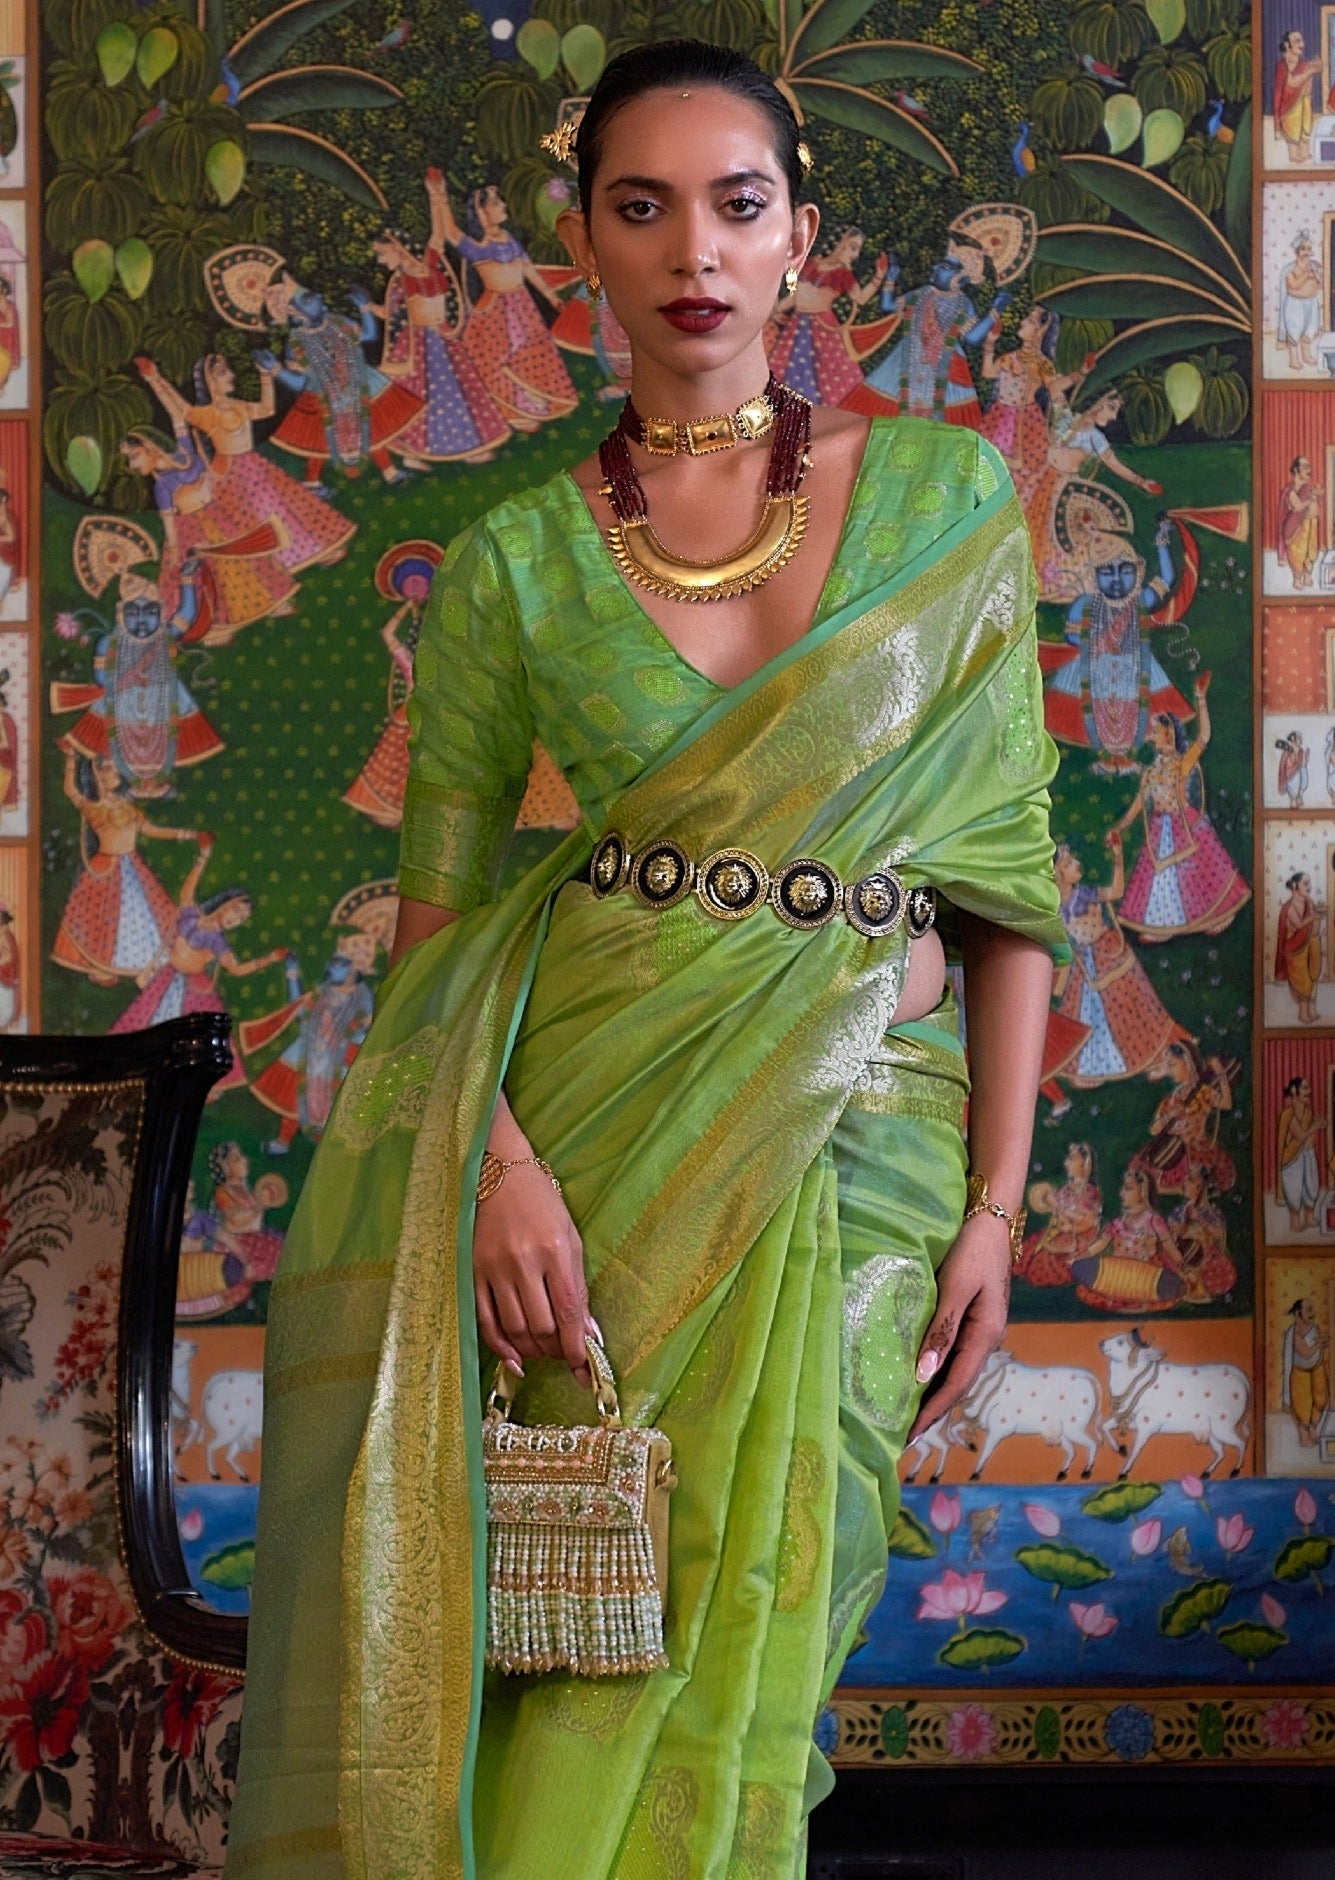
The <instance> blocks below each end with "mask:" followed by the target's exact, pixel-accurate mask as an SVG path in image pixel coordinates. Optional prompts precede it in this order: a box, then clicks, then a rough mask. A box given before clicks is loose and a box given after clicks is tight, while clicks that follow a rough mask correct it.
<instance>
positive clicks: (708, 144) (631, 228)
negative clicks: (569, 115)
mask: <svg viewBox="0 0 1335 1880" xmlns="http://www.w3.org/2000/svg"><path fill="white" fill-rule="evenodd" d="M818 219H819V218H818V216H817V214H816V211H815V210H814V209H813V208H811V207H809V206H808V207H805V208H803V209H801V210H799V212H798V214H797V217H796V218H795V217H794V214H793V208H792V204H791V203H790V201H789V197H788V184H787V181H786V179H785V177H784V174H783V171H782V169H781V168H780V166H779V162H778V158H777V156H776V154H775V150H774V143H773V138H772V136H771V131H770V123H769V119H768V118H767V117H766V115H765V113H764V112H763V111H762V110H761V109H760V107H759V106H758V105H754V104H751V103H750V102H748V101H747V100H746V99H743V98H738V97H736V96H735V95H734V94H733V93H731V92H729V91H726V90H723V89H722V88H720V87H718V86H710V85H702V86H699V87H691V88H690V91H689V95H683V94H682V93H681V92H680V91H669V90H661V91H651V92H645V93H643V94H642V95H641V96H640V97H638V98H635V99H633V100H632V101H631V102H630V103H629V104H628V105H625V106H624V107H623V108H622V109H621V110H620V111H618V112H617V113H616V115H615V116H614V117H613V118H612V119H611V120H610V122H609V123H608V125H607V128H606V132H605V134H604V137H603V140H602V152H601V157H600V161H599V165H598V171H597V174H596V176H595V177H594V182H593V202H592V208H591V212H590V215H589V218H588V223H587V225H586V229H585V234H586V236H587V242H586V244H585V245H584V246H582V245H581V241H580V236H579V232H578V224H579V222H580V218H578V217H577V216H575V215H574V214H573V213H572V215H571V217H570V224H569V225H567V232H568V234H569V237H570V241H571V251H572V253H574V254H575V255H576V259H577V260H579V261H580V264H581V265H585V264H586V262H587V264H588V265H596V266H597V269H598V272H599V273H600V274H601V276H602V279H603V285H604V287H605V288H606V290H607V297H608V300H609V301H610V303H611V305H612V308H613V311H614V312H615V314H616V316H617V318H618V319H619V320H620V322H621V324H622V325H623V326H624V327H625V329H626V331H627V333H628V334H629V336H630V341H631V346H632V348H633V349H634V350H635V352H636V353H637V355H638V356H639V357H641V358H648V359H651V360H653V361H654V362H655V363H656V364H657V365H659V366H660V367H662V368H663V369H665V370H667V371H670V372H673V373H679V374H682V375H691V376H694V375H696V374H699V373H702V372H712V371H718V370H719V369H721V368H724V367H726V366H728V365H729V364H730V363H731V362H732V361H733V360H735V359H737V358H738V357H739V356H740V355H742V354H743V353H745V352H746V351H747V350H748V349H749V348H751V347H753V346H754V345H755V344H756V342H757V341H758V339H759V336H760V333H761V330H762V329H763V327H764V325H765V322H766V320H767V319H768V318H769V316H770V313H771V311H772V310H773V307H774V302H775V300H776V298H777V297H778V295H779V294H780V293H781V292H782V291H783V287H782V281H783V275H784V270H785V269H786V268H788V267H789V266H791V265H797V266H800V265H801V263H802V262H803V261H804V260H805V258H806V255H807V253H808V251H809V249H810V247H811V243H812V241H813V240H814V239H815V234H816V225H817V222H818ZM572 225H573V226H572ZM691 302H693V303H696V307H695V309H694V315H693V323H692V325H691V326H690V327H689V328H688V327H685V326H683V325H682V324H681V322H682V320H683V319H691V318H692V309H691V308H689V307H683V306H682V304H681V303H691Z"/></svg>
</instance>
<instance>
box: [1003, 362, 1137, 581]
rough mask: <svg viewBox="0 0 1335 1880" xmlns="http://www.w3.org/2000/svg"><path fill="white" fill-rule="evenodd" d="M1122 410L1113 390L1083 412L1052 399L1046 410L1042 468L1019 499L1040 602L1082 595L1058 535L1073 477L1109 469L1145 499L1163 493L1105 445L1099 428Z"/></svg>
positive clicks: (1076, 565)
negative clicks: (1035, 566)
mask: <svg viewBox="0 0 1335 1880" xmlns="http://www.w3.org/2000/svg"><path fill="white" fill-rule="evenodd" d="M1121 410H1122V394H1121V393H1120V392H1119V391H1117V390H1115V389H1114V388H1112V387H1109V389H1108V390H1107V391H1106V392H1101V393H1100V394H1099V396H1098V397H1097V398H1096V399H1095V400H1094V402H1093V404H1092V405H1089V406H1088V407H1087V408H1086V409H1085V410H1084V411H1073V410H1072V409H1071V407H1070V406H1069V405H1068V404H1067V403H1066V401H1065V399H1063V398H1055V399H1054V400H1053V402H1052V405H1051V407H1050V409H1049V412H1048V451H1047V461H1046V467H1045V469H1044V471H1043V474H1042V475H1041V476H1040V477H1038V478H1037V479H1036V480H1035V481H1034V483H1033V486H1032V490H1031V491H1029V492H1026V493H1024V494H1023V496H1022V500H1023V502H1024V508H1025V514H1026V515H1027V516H1028V518H1029V533H1030V535H1031V536H1032V537H1033V543H1034V560H1035V562H1036V563H1037V564H1038V579H1039V587H1040V597H1041V598H1042V599H1043V600H1045V601H1073V600H1075V599H1076V598H1077V596H1078V595H1080V594H1082V593H1083V592H1084V569H1083V567H1082V565H1081V562H1080V560H1079V558H1078V557H1077V556H1074V555H1073V554H1072V552H1071V550H1070V549H1069V548H1068V547H1065V546H1063V544H1062V542H1061V541H1060V540H1059V538H1058V534H1057V510H1058V505H1059V504H1060V502H1061V499H1062V494H1063V492H1064V491H1065V489H1066V486H1067V484H1068V483H1070V482H1071V480H1072V478H1074V477H1081V478H1085V479H1089V478H1092V477H1096V476H1097V475H1098V473H1099V471H1100V470H1110V471H1111V472H1112V474H1113V475H1114V476H1116V477H1121V479H1122V481H1123V482H1124V483H1130V484H1132V485H1133V486H1134V487H1135V488H1136V489H1138V490H1143V491H1144V492H1145V494H1146V495H1147V496H1162V495H1163V485H1162V484H1160V483H1156V482H1155V481H1154V480H1153V478H1151V477H1143V476H1141V475H1140V473H1139V471H1137V470H1133V469H1132V468H1131V466H1130V464H1125V463H1123V462H1122V459H1121V458H1120V457H1119V456H1118V455H1117V452H1116V451H1115V450H1114V449H1113V447H1112V445H1111V444H1110V443H1109V442H1108V434H1107V431H1106V429H1105V428H1104V427H1105V426H1107V425H1109V424H1111V423H1112V422H1113V420H1114V419H1115V418H1117V417H1118V416H1120V414H1121Z"/></svg>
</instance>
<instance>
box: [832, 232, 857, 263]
mask: <svg viewBox="0 0 1335 1880" xmlns="http://www.w3.org/2000/svg"><path fill="white" fill-rule="evenodd" d="M861 253H862V230H861V229H860V228H850V229H845V230H844V232H843V234H842V235H841V236H840V237H839V239H838V241H837V242H836V243H835V244H834V247H833V249H832V250H831V253H830V259H831V261H840V262H842V263H843V265H844V266H845V267H848V266H849V265H850V263H852V262H854V261H856V260H857V258H858V256H859V255H860V254H861Z"/></svg>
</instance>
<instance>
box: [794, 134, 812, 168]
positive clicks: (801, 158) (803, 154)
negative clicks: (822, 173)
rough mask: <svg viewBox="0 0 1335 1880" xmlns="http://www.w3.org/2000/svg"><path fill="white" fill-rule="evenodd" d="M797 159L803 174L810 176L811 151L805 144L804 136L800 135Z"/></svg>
mask: <svg viewBox="0 0 1335 1880" xmlns="http://www.w3.org/2000/svg"><path fill="white" fill-rule="evenodd" d="M797 160H798V162H799V163H800V164H801V166H802V174H803V176H810V174H811V151H810V148H809V147H808V145H807V140H806V138H805V137H801V138H799V139H798V143H797Z"/></svg>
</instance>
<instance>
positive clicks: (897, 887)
mask: <svg viewBox="0 0 1335 1880" xmlns="http://www.w3.org/2000/svg"><path fill="white" fill-rule="evenodd" d="M589 885H590V887H591V888H592V889H593V892H594V896H595V898H596V899H598V900H600V901H604V900H607V899H609V898H610V897H611V896H612V895H614V894H620V893H622V892H623V891H629V892H630V893H631V894H632V895H634V897H635V899H636V900H637V901H638V902H639V903H640V905H641V906H642V907H649V908H669V907H676V906H677V905H678V903H679V902H681V901H684V900H685V899H686V897H687V896H688V895H691V894H694V896H695V898H696V900H697V901H698V903H699V904H700V906H701V907H702V908H703V909H704V911H705V913H706V914H709V915H711V916H712V917H713V918H714V919H715V920H745V919H746V918H747V917H748V916H750V915H752V914H756V913H759V912H760V911H761V909H762V908H768V909H769V911H770V912H771V913H773V914H775V915H777V916H778V918H779V919H780V920H781V921H783V922H784V923H785V925H786V926H789V927H794V928H797V929H798V930H799V931H802V932H810V931H813V930H814V929H815V928H817V927H824V926H826V925H827V924H828V923H829V922H830V921H832V920H836V919H839V918H841V917H842V918H843V919H844V920H846V921H848V923H849V924H850V926H852V927H855V928H856V929H857V931H858V932H859V933H861V934H865V935H867V937H868V938H870V939H882V938H884V937H885V936H886V935H888V934H892V933H894V932H895V931H896V929H897V928H898V927H899V926H900V924H901V923H903V925H905V926H906V927H907V928H908V931H909V933H910V935H911V936H912V937H913V938H914V939H915V940H918V939H921V938H922V936H923V935H924V934H925V933H926V932H927V930H928V929H929V928H930V927H931V925H932V923H933V922H934V921H935V919H936V892H935V890H934V889H932V888H928V887H922V886H918V887H912V888H907V887H905V885H904V882H903V881H902V880H901V879H900V877H899V875H898V874H897V873H896V871H895V870H894V869H893V868H878V869H874V870H872V871H871V872H870V873H869V874H866V875H862V876H860V877H859V879H858V880H856V881H849V882H845V881H844V880H843V879H842V878H841V877H840V875H839V873H838V871H837V870H836V869H834V868H832V867H831V866H830V864H829V863H828V862H823V861H820V860H818V859H817V858H815V857H814V856H800V857H798V858H797V859H796V860H794V861H791V862H786V863H785V864H784V866H783V867H782V868H780V869H778V870H776V872H775V873H774V874H773V875H771V874H770V872H769V870H768V869H767V868H766V866H765V864H764V863H763V862H762V861H761V859H760V857H759V856H758V855H753V854H752V853H751V851H750V850H749V849H737V848H723V849H715V850H714V851H713V853H712V854H710V855H707V856H705V857H704V859H703V860H702V861H699V862H697V861H695V860H694V859H693V858H692V857H691V856H689V855H688V854H687V853H686V851H685V849H683V848H682V847H681V845H680V844H679V843H677V842H673V841H671V840H669V839H668V838H667V837H659V838H658V839H656V840H651V841H649V842H646V843H645V844H644V845H643V846H642V847H641V848H639V849H636V850H632V849H631V847H630V845H629V843H628V842H627V840H626V838H625V837H624V836H623V835H622V834H621V833H620V831H619V830H616V829H609V830H608V831H607V832H606V834H605V835H603V836H602V838H601V839H600V841H599V843H598V846H597V847H596V848H595V849H594V851H593V858H592V860H591V861H590V863H589Z"/></svg>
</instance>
